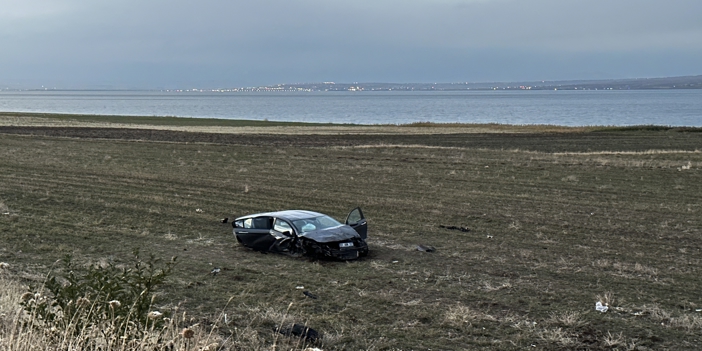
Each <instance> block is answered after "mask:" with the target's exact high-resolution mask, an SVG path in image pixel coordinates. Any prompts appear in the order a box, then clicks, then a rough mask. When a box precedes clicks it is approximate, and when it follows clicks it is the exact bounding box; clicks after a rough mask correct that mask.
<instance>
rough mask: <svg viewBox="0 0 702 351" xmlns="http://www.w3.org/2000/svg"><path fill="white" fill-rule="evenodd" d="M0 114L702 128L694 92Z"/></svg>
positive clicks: (106, 104)
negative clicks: (653, 125)
mask: <svg viewBox="0 0 702 351" xmlns="http://www.w3.org/2000/svg"><path fill="white" fill-rule="evenodd" d="M0 111H6V112H55V113H76V114H96V115H130V116H179V117H196V118H224V119H251V120H270V121H295V122H324V123H327V122H328V123H356V124H403V123H412V122H425V121H429V122H441V123H453V122H458V123H504V124H552V125H565V126H586V125H618V126H625V125H642V124H655V125H669V126H697V127H702V90H639V91H470V92H469V91H465V92H313V93H283V92H275V93H273V92H258V93H253V92H252V93H213V92H208V93H197V92H187V93H176V92H130V91H127V92H112V91H109V92H103V91H95V92H91V91H88V92H85V91H80V92H66V91H21V92H10V91H3V92H0Z"/></svg>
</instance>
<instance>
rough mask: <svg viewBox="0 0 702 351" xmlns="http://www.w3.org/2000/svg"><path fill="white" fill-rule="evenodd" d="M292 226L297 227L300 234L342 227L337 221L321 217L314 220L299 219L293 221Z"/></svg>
mask: <svg viewBox="0 0 702 351" xmlns="http://www.w3.org/2000/svg"><path fill="white" fill-rule="evenodd" d="M292 224H293V225H294V226H295V229H297V231H298V232H300V233H306V232H311V231H315V230H321V229H326V228H331V227H338V226H340V225H341V223H339V222H338V221H337V220H336V219H334V218H331V217H329V216H319V217H314V218H305V219H298V220H296V221H293V222H292Z"/></svg>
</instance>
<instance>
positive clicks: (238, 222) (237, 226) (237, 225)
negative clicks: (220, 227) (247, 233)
mask: <svg viewBox="0 0 702 351" xmlns="http://www.w3.org/2000/svg"><path fill="white" fill-rule="evenodd" d="M234 227H236V228H244V221H236V222H234Z"/></svg>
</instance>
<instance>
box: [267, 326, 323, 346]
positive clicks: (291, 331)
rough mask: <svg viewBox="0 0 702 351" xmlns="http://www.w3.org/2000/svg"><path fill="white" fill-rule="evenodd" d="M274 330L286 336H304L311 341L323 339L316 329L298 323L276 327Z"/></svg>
mask: <svg viewBox="0 0 702 351" xmlns="http://www.w3.org/2000/svg"><path fill="white" fill-rule="evenodd" d="M274 330H275V331H277V332H278V333H281V334H283V335H285V336H296V337H298V338H303V339H305V340H307V341H311V342H314V341H317V340H319V339H321V337H320V336H319V333H318V332H317V331H316V330H314V329H312V328H310V327H307V326H304V325H302V324H297V323H295V324H293V325H292V326H290V327H284V328H276V329H274Z"/></svg>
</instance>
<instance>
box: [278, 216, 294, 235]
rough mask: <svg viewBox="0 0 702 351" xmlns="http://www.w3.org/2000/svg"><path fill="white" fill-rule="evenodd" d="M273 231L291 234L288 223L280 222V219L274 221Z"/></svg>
mask: <svg viewBox="0 0 702 351" xmlns="http://www.w3.org/2000/svg"><path fill="white" fill-rule="evenodd" d="M273 230H275V231H277V232H281V233H284V232H291V233H292V228H291V227H290V224H288V222H286V221H284V220H281V219H277V218H276V219H275V223H274V224H273Z"/></svg>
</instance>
